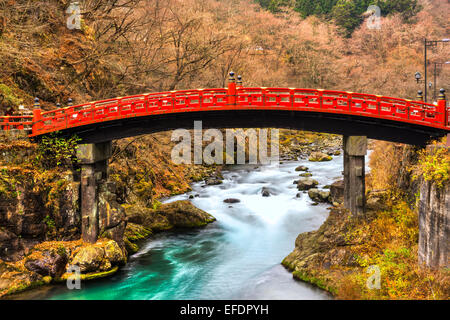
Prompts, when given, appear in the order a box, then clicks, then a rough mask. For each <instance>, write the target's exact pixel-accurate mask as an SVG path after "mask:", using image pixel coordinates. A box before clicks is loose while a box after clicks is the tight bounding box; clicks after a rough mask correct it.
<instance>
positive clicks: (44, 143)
mask: <svg viewBox="0 0 450 320" xmlns="http://www.w3.org/2000/svg"><path fill="white" fill-rule="evenodd" d="M79 141H81V139H80V138H78V137H77V136H76V135H74V136H72V137H70V138H64V137H60V136H58V135H57V134H55V133H52V134H50V135H46V136H44V137H43V138H42V139H41V141H40V143H39V146H38V149H37V155H36V158H35V163H36V164H37V165H39V166H40V167H42V168H43V169H52V168H55V167H63V168H73V166H74V165H75V164H76V163H77V162H78V160H77V157H76V151H77V148H78V142H79Z"/></svg>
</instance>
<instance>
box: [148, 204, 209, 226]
mask: <svg viewBox="0 0 450 320" xmlns="http://www.w3.org/2000/svg"><path fill="white" fill-rule="evenodd" d="M156 214H159V215H162V216H164V217H166V218H167V220H168V221H169V223H170V224H171V225H172V226H174V227H179V228H189V227H200V226H204V225H206V224H208V223H210V222H213V221H215V220H216V219H215V218H214V217H213V216H212V215H210V214H209V213H207V212H206V211H203V210H201V209H199V208H197V207H195V206H194V205H193V204H192V203H191V202H190V201H188V200H180V201H174V202H170V203H165V204H162V205H161V206H160V207H159V208H158V209H156Z"/></svg>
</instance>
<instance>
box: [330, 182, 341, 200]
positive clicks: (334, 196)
mask: <svg viewBox="0 0 450 320" xmlns="http://www.w3.org/2000/svg"><path fill="white" fill-rule="evenodd" d="M330 201H331V202H336V203H343V202H344V180H339V181H335V182H333V183H332V184H331V186H330Z"/></svg>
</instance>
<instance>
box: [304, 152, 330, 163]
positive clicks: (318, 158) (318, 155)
mask: <svg viewBox="0 0 450 320" xmlns="http://www.w3.org/2000/svg"><path fill="white" fill-rule="evenodd" d="M332 159H333V157H332V156H329V155H328V154H325V153H323V152H313V153H311V155H310V156H309V158H308V160H309V161H311V162H322V161H331V160H332Z"/></svg>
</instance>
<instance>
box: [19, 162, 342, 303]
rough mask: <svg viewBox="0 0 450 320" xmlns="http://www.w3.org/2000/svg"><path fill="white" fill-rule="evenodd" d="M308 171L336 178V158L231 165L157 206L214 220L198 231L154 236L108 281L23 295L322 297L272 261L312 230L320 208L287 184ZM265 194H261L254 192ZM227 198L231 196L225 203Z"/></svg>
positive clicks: (322, 213)
mask: <svg viewBox="0 0 450 320" xmlns="http://www.w3.org/2000/svg"><path fill="white" fill-rule="evenodd" d="M299 165H305V166H307V167H309V171H310V172H311V173H312V174H313V178H314V179H316V180H317V181H318V182H319V187H323V186H325V185H328V184H331V183H332V182H333V181H334V180H336V179H337V178H339V177H341V171H342V156H336V157H334V159H333V160H332V161H330V162H316V163H314V162H308V161H306V160H301V161H290V162H284V163H282V164H281V165H279V166H249V165H247V166H234V167H232V168H231V169H229V170H225V171H223V176H224V181H223V184H221V185H216V186H205V185H204V182H200V183H195V184H193V186H192V189H193V190H192V192H190V193H187V194H183V195H179V196H174V197H171V198H169V199H167V200H165V202H170V201H176V200H180V199H187V198H188V197H189V195H194V196H195V198H194V199H191V201H192V202H193V204H194V205H195V206H197V207H199V208H201V209H203V210H205V211H207V212H209V213H211V214H212V215H213V216H214V217H216V218H217V221H216V222H214V223H212V224H210V225H208V226H207V227H205V228H202V229H196V230H186V231H181V232H180V231H177V232H167V233H160V234H157V235H155V236H153V237H152V238H151V239H149V240H147V241H145V242H143V243H141V245H140V247H141V249H140V251H139V252H138V253H136V254H134V255H133V256H131V257H130V259H129V263H128V264H127V265H126V266H125V267H123V268H122V269H121V270H120V271H119V272H117V273H116V274H115V275H114V276H112V277H110V278H105V279H99V280H96V281H91V282H83V283H82V289H81V290H68V289H67V288H66V287H65V285H58V286H51V287H47V288H46V289H40V290H39V291H34V293H32V292H31V293H29V294H28V297H27V298H36V299H156V300H157V299H167V300H171V299H329V298H330V296H329V295H328V294H327V293H325V292H324V291H322V290H319V289H317V288H314V287H312V286H311V285H309V284H306V283H303V282H300V281H296V280H294V279H293V278H292V274H291V273H290V272H288V271H287V270H285V269H284V268H283V267H282V266H281V265H280V262H281V261H282V260H283V258H284V257H285V256H287V255H288V254H289V253H290V252H291V251H292V250H293V249H294V242H295V239H296V237H297V236H298V234H299V233H302V232H307V231H311V230H316V229H317V228H319V226H320V225H321V224H322V223H323V222H324V220H325V219H326V218H327V216H328V210H327V207H328V206H329V205H327V204H319V205H313V203H312V201H311V200H310V199H309V197H308V194H307V193H303V192H302V193H301V196H300V197H297V196H296V195H297V193H299V191H298V190H297V188H296V185H294V184H293V181H294V180H296V179H299V173H300V172H296V171H295V168H296V167H297V166H299ZM263 187H267V188H269V190H271V192H272V194H271V195H270V196H269V197H263V196H262V194H261V189H262V188H263ZM227 198H236V199H239V200H240V202H239V203H234V204H228V203H224V202H223V200H224V199H227Z"/></svg>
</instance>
